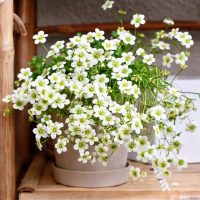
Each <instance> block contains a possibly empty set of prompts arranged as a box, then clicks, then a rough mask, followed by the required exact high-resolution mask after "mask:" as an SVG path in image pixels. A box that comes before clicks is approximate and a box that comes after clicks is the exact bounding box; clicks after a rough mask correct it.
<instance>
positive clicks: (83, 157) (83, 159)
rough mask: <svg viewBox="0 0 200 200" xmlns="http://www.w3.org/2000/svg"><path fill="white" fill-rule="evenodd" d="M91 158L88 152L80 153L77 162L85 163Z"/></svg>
mask: <svg viewBox="0 0 200 200" xmlns="http://www.w3.org/2000/svg"><path fill="white" fill-rule="evenodd" d="M91 158H92V156H91V155H90V153H89V151H86V152H81V154H80V158H78V161H79V162H82V163H87V161H88V160H90V159H91Z"/></svg>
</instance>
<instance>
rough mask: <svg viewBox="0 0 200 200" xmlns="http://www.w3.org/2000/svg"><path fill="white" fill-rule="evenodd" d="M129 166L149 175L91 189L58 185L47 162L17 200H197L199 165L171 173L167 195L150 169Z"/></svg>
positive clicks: (135, 163) (134, 163)
mask: <svg viewBox="0 0 200 200" xmlns="http://www.w3.org/2000/svg"><path fill="white" fill-rule="evenodd" d="M130 164H131V165H134V166H136V167H140V168H141V169H142V170H144V171H146V172H148V176H147V178H145V179H141V180H140V181H133V180H132V179H129V180H128V182H127V183H126V184H123V185H120V186H116V187H107V188H96V189H94V188H76V187H67V186H63V185H60V184H57V183H56V182H55V181H54V180H53V174H52V163H51V162H48V163H47V164H46V166H45V168H44V170H43V173H42V176H41V177H40V181H39V184H38V186H37V188H36V189H35V191H34V192H32V193H26V192H23V193H20V200H36V199H37V200H46V199H48V200H64V199H65V200H68V199H70V200H87V199H90V200H100V199H101V200H114V199H116V200H128V199H129V200H131V199H145V200H147V199H148V200H155V199H173V200H174V199H192V198H193V199H194V198H195V199H198V198H199V199H200V164H191V165H189V167H188V168H187V169H185V170H183V171H179V170H175V169H173V176H171V177H170V178H169V183H170V185H171V191H170V192H162V191H161V188H160V184H159V182H158V180H156V178H155V176H154V174H153V171H152V169H151V166H150V165H144V164H142V163H138V162H131V163H130ZM27 179H28V177H27ZM173 182H177V183H178V186H177V187H174V186H172V183H173ZM24 184H25V183H24Z"/></svg>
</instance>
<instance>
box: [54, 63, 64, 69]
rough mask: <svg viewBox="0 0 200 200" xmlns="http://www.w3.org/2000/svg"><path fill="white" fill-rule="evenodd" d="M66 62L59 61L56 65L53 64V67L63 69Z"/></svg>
mask: <svg viewBox="0 0 200 200" xmlns="http://www.w3.org/2000/svg"><path fill="white" fill-rule="evenodd" d="M65 63H66V62H59V63H57V64H56V65H53V66H52V69H53V70H56V69H62V68H64V66H65Z"/></svg>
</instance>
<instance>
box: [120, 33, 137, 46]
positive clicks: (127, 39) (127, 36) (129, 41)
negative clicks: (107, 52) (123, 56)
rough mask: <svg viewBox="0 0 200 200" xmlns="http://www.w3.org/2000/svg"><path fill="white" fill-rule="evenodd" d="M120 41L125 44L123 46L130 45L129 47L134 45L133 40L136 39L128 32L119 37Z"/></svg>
mask: <svg viewBox="0 0 200 200" xmlns="http://www.w3.org/2000/svg"><path fill="white" fill-rule="evenodd" d="M120 39H121V40H122V41H123V42H124V43H125V44H130V45H134V44H135V40H136V37H135V36H134V35H132V34H131V33H129V32H124V33H122V34H121V35H120Z"/></svg>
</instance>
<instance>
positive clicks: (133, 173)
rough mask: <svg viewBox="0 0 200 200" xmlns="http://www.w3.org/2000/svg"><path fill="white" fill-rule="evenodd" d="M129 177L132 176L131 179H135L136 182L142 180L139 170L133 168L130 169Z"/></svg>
mask: <svg viewBox="0 0 200 200" xmlns="http://www.w3.org/2000/svg"><path fill="white" fill-rule="evenodd" d="M129 175H130V176H131V178H133V179H134V180H138V179H139V178H141V172H140V169H139V168H137V167H136V168H135V167H133V166H131V167H130V171H129Z"/></svg>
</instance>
